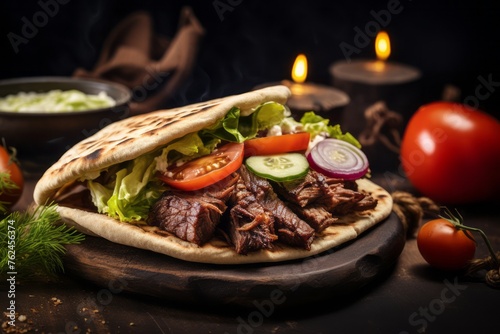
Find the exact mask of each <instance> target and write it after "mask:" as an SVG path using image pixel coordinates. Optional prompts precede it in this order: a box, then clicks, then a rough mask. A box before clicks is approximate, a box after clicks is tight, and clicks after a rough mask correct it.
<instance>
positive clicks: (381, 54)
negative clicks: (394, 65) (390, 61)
mask: <svg viewBox="0 0 500 334" xmlns="http://www.w3.org/2000/svg"><path fill="white" fill-rule="evenodd" d="M375 53H376V54H377V59H379V60H386V59H387V58H389V55H390V54H391V41H390V40H389V35H388V34H387V33H386V32H385V31H379V33H378V34H377V37H376V38H375Z"/></svg>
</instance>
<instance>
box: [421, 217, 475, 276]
mask: <svg viewBox="0 0 500 334" xmlns="http://www.w3.org/2000/svg"><path fill="white" fill-rule="evenodd" d="M467 233H468V234H469V236H471V237H472V238H473V236H472V234H471V233H470V232H467ZM417 246H418V250H419V251H420V254H422V257H423V258H424V259H425V261H427V263H429V264H430V265H431V266H433V267H435V268H438V269H442V270H459V269H462V268H464V267H465V265H466V264H467V263H468V261H470V260H472V259H473V258H474V253H475V252H476V243H475V241H474V240H472V239H470V238H469V237H468V236H467V235H466V234H465V232H464V231H463V230H459V229H457V228H456V227H455V226H453V224H452V223H450V222H449V221H448V220H446V219H443V218H438V219H433V220H431V221H429V222H427V223H425V224H424V225H423V226H422V227H421V228H420V230H419V232H418V235H417Z"/></svg>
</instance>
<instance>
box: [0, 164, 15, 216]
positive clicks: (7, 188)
mask: <svg viewBox="0 0 500 334" xmlns="http://www.w3.org/2000/svg"><path fill="white" fill-rule="evenodd" d="M16 189H19V187H18V186H17V184H16V183H15V182H14V181H12V179H11V178H10V173H8V172H0V195H3V194H9V193H10V192H11V191H12V190H16ZM9 204H10V203H8V202H2V201H0V214H1V215H2V216H3V215H5V214H6V213H7V206H8V205H9Z"/></svg>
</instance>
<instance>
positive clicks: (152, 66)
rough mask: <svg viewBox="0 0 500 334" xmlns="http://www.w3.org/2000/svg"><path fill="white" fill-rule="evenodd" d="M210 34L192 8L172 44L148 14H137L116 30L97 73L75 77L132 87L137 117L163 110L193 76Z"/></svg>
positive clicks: (184, 13)
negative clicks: (202, 44) (201, 47)
mask: <svg viewBox="0 0 500 334" xmlns="http://www.w3.org/2000/svg"><path fill="white" fill-rule="evenodd" d="M204 34H205V31H204V28H203V27H202V26H201V24H200V22H199V21H198V19H197V18H196V17H195V15H194V13H193V12H192V10H191V8H189V7H185V8H183V9H182V11H181V14H180V20H179V29H178V31H177V33H176V35H175V36H174V38H173V39H172V40H171V41H169V40H167V39H166V38H164V37H161V36H158V35H156V34H155V32H154V29H153V22H152V19H151V16H150V15H149V14H148V13H146V12H143V11H139V12H135V13H132V14H130V15H129V16H128V17H126V18H125V19H123V20H122V21H121V22H120V23H119V24H118V25H117V26H116V27H115V28H114V29H113V30H112V31H111V33H110V34H109V36H108V37H107V39H106V40H105V42H104V46H103V49H102V52H101V54H100V57H99V59H98V61H97V63H96V65H95V67H94V69H92V70H91V71H86V70H85V69H81V68H79V69H77V70H76V71H75V72H74V73H73V77H80V78H94V79H102V80H108V81H113V82H116V83H120V84H123V85H125V86H127V87H128V88H130V89H131V90H132V95H133V98H132V102H131V104H130V109H131V114H132V115H133V114H140V113H145V112H149V111H153V110H156V109H160V108H162V107H163V106H164V105H165V103H166V102H167V101H168V99H169V98H171V97H172V96H173V95H174V93H175V92H176V91H177V90H178V89H179V88H180V87H181V86H182V84H184V82H185V81H186V79H187V78H188V76H189V75H190V73H191V71H192V68H193V66H194V63H195V60H196V55H197V53H198V46H199V42H200V40H201V38H202V37H203V35H204Z"/></svg>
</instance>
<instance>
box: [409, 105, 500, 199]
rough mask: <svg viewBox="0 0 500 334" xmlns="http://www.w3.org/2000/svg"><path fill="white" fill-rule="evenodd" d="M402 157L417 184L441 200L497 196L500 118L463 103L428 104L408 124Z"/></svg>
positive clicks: (426, 192)
mask: <svg viewBox="0 0 500 334" xmlns="http://www.w3.org/2000/svg"><path fill="white" fill-rule="evenodd" d="M400 157H401V163H402V167H403V170H404V171H405V173H406V175H407V177H408V179H409V180H410V182H411V183H412V184H413V186H415V188H416V189H417V190H419V191H420V192H421V193H422V194H423V195H425V196H427V197H430V198H432V199H433V200H435V201H437V202H440V203H442V204H465V203H472V202H478V201H482V200H492V199H493V197H494V196H498V189H500V173H498V171H499V168H500V122H499V121H498V120H497V119H495V118H493V117H492V116H490V115H488V114H486V113H484V112H482V111H479V110H475V109H472V108H469V107H467V106H465V105H462V104H458V103H451V102H435V103H430V104H427V105H424V106H422V107H421V108H420V109H419V110H417V112H416V113H415V114H414V115H413V116H412V118H411V119H410V121H409V123H408V125H407V127H406V130H405V133H404V136H403V140H402V143H401V151H400Z"/></svg>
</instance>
